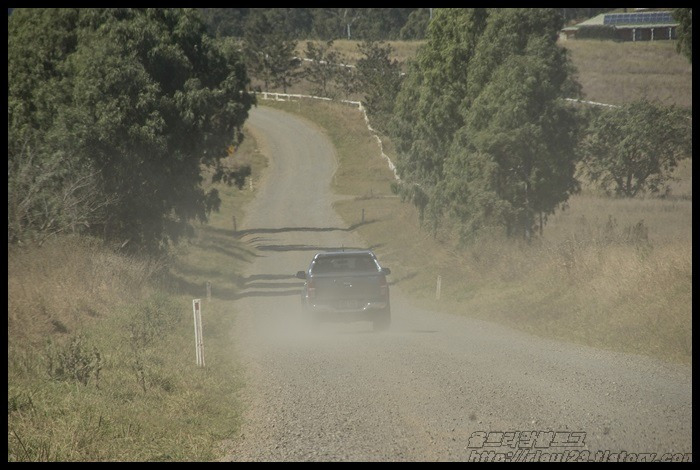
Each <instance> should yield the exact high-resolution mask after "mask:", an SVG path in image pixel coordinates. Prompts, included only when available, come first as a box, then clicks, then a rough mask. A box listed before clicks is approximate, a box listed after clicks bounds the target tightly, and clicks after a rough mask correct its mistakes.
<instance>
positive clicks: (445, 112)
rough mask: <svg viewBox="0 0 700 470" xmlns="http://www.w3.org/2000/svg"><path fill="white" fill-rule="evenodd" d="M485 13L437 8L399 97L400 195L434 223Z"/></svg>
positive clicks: (395, 120) (395, 122)
mask: <svg viewBox="0 0 700 470" xmlns="http://www.w3.org/2000/svg"><path fill="white" fill-rule="evenodd" d="M487 16H488V12H487V11H486V10H485V9H473V8H464V9H461V8H460V9H436V10H435V11H434V16H433V20H432V21H431V23H430V25H429V26H428V33H427V36H426V39H427V42H426V44H425V45H424V46H423V47H421V48H420V49H419V50H418V54H417V57H416V59H415V60H414V61H411V62H409V70H408V72H407V75H406V77H405V78H404V80H403V83H402V85H401V89H400V91H399V93H398V95H397V97H396V104H395V109H394V116H393V117H392V119H391V123H390V133H391V136H392V138H393V140H394V143H395V145H396V149H397V153H398V159H397V161H396V167H397V171H398V173H399V175H400V176H401V179H402V181H403V183H402V184H401V185H400V186H399V187H398V189H399V193H400V194H401V196H402V197H403V198H404V199H407V200H409V201H411V202H413V203H414V204H416V205H417V207H418V208H419V209H420V210H421V214H422V215H424V216H427V217H428V219H430V221H431V222H432V223H433V224H436V223H437V221H438V218H439V214H440V213H441V212H442V208H443V207H444V201H441V200H440V199H439V194H436V192H435V188H436V186H437V184H438V182H440V181H442V180H443V178H444V172H443V166H444V162H445V158H446V156H447V154H448V150H449V148H450V147H451V145H452V139H453V138H454V136H455V133H456V132H457V130H458V129H460V128H461V127H463V126H464V117H463V115H462V113H460V106H461V104H462V102H463V100H464V99H465V96H466V84H467V83H468V81H469V79H470V78H469V65H470V62H471V60H472V58H473V56H474V52H475V48H476V46H477V42H478V40H479V38H480V36H481V34H482V33H483V30H484V28H485V27H486V18H487Z"/></svg>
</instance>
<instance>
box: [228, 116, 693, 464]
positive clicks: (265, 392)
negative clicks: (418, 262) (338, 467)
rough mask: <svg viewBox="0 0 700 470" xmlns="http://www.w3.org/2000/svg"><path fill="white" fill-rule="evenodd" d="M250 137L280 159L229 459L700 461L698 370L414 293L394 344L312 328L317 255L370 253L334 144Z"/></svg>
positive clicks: (251, 238)
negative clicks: (441, 309)
mask: <svg viewBox="0 0 700 470" xmlns="http://www.w3.org/2000/svg"><path fill="white" fill-rule="evenodd" d="M248 125H249V126H250V128H251V129H252V130H253V131H254V133H255V136H256V139H258V142H259V144H260V145H261V146H263V148H264V152H265V154H266V155H268V156H269V157H270V158H271V161H270V166H269V167H268V169H267V171H266V176H265V178H264V180H263V181H262V182H260V183H258V184H259V192H258V195H257V197H256V199H255V200H254V201H253V202H252V203H251V205H250V206H249V207H248V216H247V218H246V220H245V221H244V223H243V224H242V225H239V231H240V234H241V236H242V238H243V239H244V240H247V241H248V242H249V243H251V245H252V246H254V247H256V249H257V250H256V253H257V257H256V258H255V261H254V262H252V263H251V264H250V266H249V268H248V270H247V273H246V275H247V284H246V289H245V290H244V292H243V294H242V296H241V298H240V299H239V300H237V301H236V303H235V308H236V310H237V311H238V315H237V322H236V328H235V339H236V342H237V348H238V352H239V354H240V357H241V358H242V362H243V365H244V368H245V374H246V381H247V385H246V388H245V391H244V400H245V403H246V411H245V414H244V420H245V422H244V425H243V428H242V433H241V436H240V437H239V438H238V439H236V441H235V442H233V443H232V444H231V446H230V448H229V450H228V453H227V456H226V458H225V459H224V460H226V461H347V460H349V461H454V460H457V461H465V460H470V459H471V460H473V459H499V458H506V459H507V458H509V457H511V456H512V458H516V456H515V455H514V454H513V453H517V455H518V456H520V457H521V458H522V457H525V458H540V459H546V458H553V459H557V458H561V457H562V456H563V457H564V458H565V459H574V458H585V459H589V458H590V459H593V458H594V457H595V456H596V451H599V452H606V451H608V454H604V455H606V456H607V457H608V458H609V459H614V458H620V457H623V458H624V459H643V458H646V457H645V456H643V455H641V454H642V453H656V454H657V455H656V458H657V459H658V458H662V456H664V454H665V453H672V454H675V455H674V458H676V459H678V458H681V457H684V458H686V459H687V458H689V455H686V456H680V454H681V453H686V454H689V453H691V452H692V444H691V438H692V398H691V395H692V393H691V391H692V371H691V367H690V366H681V365H675V364H667V363H663V362H660V361H656V360H652V359H649V358H645V357H640V356H635V355H628V354H621V353H615V352H610V351H604V350H598V349H593V348H586V347H581V346H578V345H572V344H569V343H564V342H559V341H552V340H545V339H542V338H538V337H534V336H530V335H527V334H524V333H520V332H518V331H514V330H511V329H507V328H504V327H502V326H499V325H495V324H491V323H487V322H483V321H477V320H473V319H469V318H463V317H457V316H452V315H446V314H440V313H436V312H431V311H425V310H420V309H418V308H415V307H413V306H412V305H411V302H410V300H409V298H408V297H407V296H405V295H404V294H403V293H402V292H401V286H400V284H399V285H394V286H392V287H391V289H392V291H391V294H392V315H393V323H392V327H391V329H390V330H389V331H387V332H381V333H375V332H373V331H372V328H371V324H370V323H365V322H358V323H347V324H323V325H321V327H320V329H318V330H315V331H314V330H313V329H311V328H308V325H307V324H306V323H305V322H303V321H302V319H301V313H300V308H299V290H300V288H301V285H302V283H301V281H299V280H298V279H296V278H294V277H293V274H294V273H295V272H296V271H298V270H303V269H305V268H306V266H307V265H308V263H309V261H310V259H311V257H312V256H313V255H314V254H315V253H316V252H318V251H323V250H325V249H328V248H336V247H346V248H351V247H357V248H365V247H366V243H365V242H363V241H362V240H361V239H360V238H359V237H358V235H357V234H356V233H354V232H353V231H351V230H348V228H347V226H346V224H345V223H344V222H343V221H342V220H341V219H340V217H339V216H338V215H337V214H336V213H335V212H334V211H333V209H332V207H331V202H332V201H333V200H334V197H335V196H333V195H332V193H331V189H330V182H331V179H332V177H333V173H334V171H335V168H336V166H337V163H336V159H335V156H334V149H333V146H332V144H331V143H330V142H329V140H328V139H327V138H326V137H325V135H324V134H323V132H322V131H321V130H319V128H317V127H315V126H314V125H313V124H311V123H309V122H308V121H305V120H302V119H301V118H298V117H295V116H293V115H291V114H287V113H284V112H281V111H277V110H274V109H271V108H266V107H264V106H260V107H258V108H255V109H253V110H252V111H251V114H250V119H249V121H248ZM380 262H381V258H380ZM389 267H391V266H389ZM393 275H394V277H396V278H400V277H401V273H397V272H394V273H393ZM391 277H392V276H390V277H389V279H390V280H391ZM482 432H483V433H484V434H481V433H482ZM499 432H501V433H504V434H498V433H499ZM486 433H488V434H486ZM510 433H515V434H510ZM482 437H486V438H487V439H488V440H489V441H494V442H495V444H496V445H495V446H489V445H487V444H485V443H483V444H482V442H483V440H482ZM523 449H524V450H523ZM536 450H539V451H540V453H536V452H535V451H536ZM564 451H567V452H568V454H565V455H564V454H562V453H563V452H564ZM622 451H625V452H626V454H623V455H620V454H619V453H620V452H622ZM508 452H510V453H511V454H502V455H501V454H500V453H508ZM666 457H669V456H666Z"/></svg>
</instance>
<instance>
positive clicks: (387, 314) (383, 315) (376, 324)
mask: <svg viewBox="0 0 700 470" xmlns="http://www.w3.org/2000/svg"><path fill="white" fill-rule="evenodd" d="M372 326H373V328H374V331H386V330H388V329H389V326H391V309H390V308H389V307H387V308H385V309H384V310H381V311H380V312H378V313H377V315H376V316H375V317H374V319H373V320H372Z"/></svg>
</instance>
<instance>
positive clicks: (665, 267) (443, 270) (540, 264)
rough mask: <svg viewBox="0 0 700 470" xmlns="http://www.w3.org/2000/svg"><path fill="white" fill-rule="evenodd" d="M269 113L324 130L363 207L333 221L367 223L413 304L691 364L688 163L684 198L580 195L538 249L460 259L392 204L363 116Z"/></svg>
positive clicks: (344, 207)
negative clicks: (363, 220)
mask: <svg viewBox="0 0 700 470" xmlns="http://www.w3.org/2000/svg"><path fill="white" fill-rule="evenodd" d="M266 103H268V102H266ZM269 103H270V105H271V106H275V107H279V108H282V109H285V110H287V111H290V112H296V113H299V114H301V115H303V116H305V117H306V118H308V119H311V120H313V121H315V122H317V123H318V124H319V125H320V126H322V127H323V128H324V129H325V130H326V132H327V133H328V135H329V136H330V138H331V139H332V140H333V142H334V143H335V145H336V148H337V150H338V155H339V161H340V165H339V168H338V173H337V174H338V175H339V176H338V177H337V178H336V181H335V188H336V191H338V192H339V193H341V194H351V195H354V196H355V197H354V198H349V199H346V200H343V201H340V202H338V203H336V206H335V207H336V209H337V211H338V212H339V213H340V215H341V216H342V217H343V218H344V219H345V221H346V222H347V223H348V225H350V224H355V223H357V222H359V221H360V217H361V214H362V213H363V211H364V213H365V217H366V220H367V221H368V222H370V223H367V224H365V225H362V226H360V227H359V228H358V230H359V233H360V235H361V236H362V237H363V238H364V239H365V241H366V242H367V245H368V246H376V247H378V248H377V249H376V251H377V253H378V255H379V256H380V259H381V260H382V261H383V263H384V264H386V265H388V266H391V268H392V272H393V274H392V276H393V283H394V285H396V286H398V287H400V288H401V289H402V291H403V292H406V293H410V295H411V297H412V298H413V299H414V301H415V302H416V303H417V304H419V305H421V306H423V307H424V308H426V309H429V310H440V311H447V312H452V313H456V314H461V315H469V316H474V317H478V318H482V319H485V320H491V321H497V322H500V323H503V324H506V325H509V326H512V327H514V328H518V329H522V330H524V331H528V332H530V333H533V334H537V335H542V336H546V337H553V338H560V339H564V340H567V341H575V342H579V343H581V344H587V345H592V346H597V347H601V348H607V349H612V350H619V351H627V352H634V353H640V354H646V355H650V356H655V357H659V358H662V359H666V360H670V361H678V362H689V361H690V360H691V355H692V321H691V306H692V294H691V287H692V262H691V255H692V227H691V220H692V217H691V215H692V200H691V199H692V192H691V189H690V188H691V184H690V182H691V181H692V165H691V160H685V161H684V162H683V165H681V166H680V167H679V169H678V174H677V176H678V177H679V179H680V181H679V182H678V186H677V188H676V190H675V195H676V196H677V197H674V198H671V199H654V198H647V199H634V200H626V199H611V198H606V197H601V196H597V195H595V194H593V193H589V192H583V193H581V194H580V195H576V196H574V197H573V198H572V199H571V200H570V207H569V209H568V210H566V211H564V212H560V213H557V214H555V216H554V217H552V218H551V219H550V220H549V223H548V224H547V225H546V227H545V230H544V235H543V237H542V238H541V239H538V240H537V241H536V242H534V243H532V244H526V243H524V242H520V241H514V240H508V239H503V238H502V237H499V236H497V235H490V236H485V237H483V238H482V239H480V240H475V241H474V243H473V244H472V245H471V246H469V247H468V248H466V249H461V248H457V243H456V240H455V239H454V238H453V237H452V236H451V235H450V231H449V230H442V231H440V232H438V235H437V236H436V237H432V236H431V235H430V234H429V232H428V231H426V230H422V229H420V224H419V221H418V214H417V211H416V210H415V208H414V207H413V206H411V205H410V204H406V203H402V202H401V201H400V200H398V199H397V198H396V197H391V191H390V185H391V182H392V181H393V174H392V173H391V171H390V170H389V169H388V167H387V166H386V163H385V161H384V160H383V159H381V158H380V157H379V150H378V147H377V145H376V142H374V141H373V140H372V139H371V138H370V136H369V134H368V131H367V128H366V126H365V124H364V121H363V118H362V116H361V114H360V112H359V111H357V110H355V109H351V108H348V107H347V106H342V105H333V104H328V103H321V102H314V101H312V100H304V101H301V102H298V103H284V102H269ZM336 123H341V124H340V125H337V124H336ZM387 149H390V145H388V146H387V147H386V148H385V151H386V152H388V153H390V152H391V151H390V150H387ZM390 156H391V155H390ZM438 276H440V277H441V296H440V299H439V301H436V281H437V278H438Z"/></svg>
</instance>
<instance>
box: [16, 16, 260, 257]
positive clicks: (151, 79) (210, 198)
mask: <svg viewBox="0 0 700 470" xmlns="http://www.w3.org/2000/svg"><path fill="white" fill-rule="evenodd" d="M8 29H9V31H8V173H9V174H8V177H9V180H10V181H13V180H15V179H16V178H17V175H18V173H16V171H18V170H19V169H21V168H22V167H23V165H22V164H21V160H22V159H23V158H26V157H27V155H32V158H36V159H37V160H36V161H38V162H39V161H40V162H41V165H42V166H43V167H44V168H50V169H52V171H53V173H52V174H50V175H47V176H46V179H47V180H48V181H50V182H51V184H50V185H47V184H45V185H43V186H38V187H40V188H41V190H42V191H43V192H44V193H46V194H43V197H42V198H41V199H43V200H49V199H51V198H50V197H49V196H48V193H51V192H52V191H53V192H55V191H57V188H61V187H64V186H66V185H67V186H70V179H71V178H78V179H79V178H80V177H81V176H84V175H92V176H94V177H95V178H96V181H95V184H94V187H95V188H96V192H97V196H98V197H96V198H94V199H93V201H92V202H91V203H90V204H88V207H94V206H95V205H97V206H104V207H105V209H106V210H104V212H103V215H102V217H101V220H94V219H93V220H92V222H91V223H89V224H84V225H87V226H84V231H86V232H88V233H92V234H96V235H99V236H102V237H104V238H106V239H110V240H115V241H120V242H121V243H124V244H129V246H130V247H134V248H137V247H144V248H148V249H157V248H159V247H162V246H164V245H165V244H167V243H168V242H169V241H171V240H172V241H176V240H177V239H178V238H179V237H180V236H182V235H183V234H186V233H189V222H190V221H192V220H194V219H199V220H206V218H207V216H208V214H209V213H210V211H211V210H214V209H216V208H217V206H218V198H217V197H216V195H215V194H213V193H210V194H205V193H204V192H203V190H202V189H201V187H200V185H199V183H200V181H201V176H200V170H201V166H202V165H204V166H212V165H215V164H216V162H217V161H218V160H219V159H220V158H221V157H223V156H225V155H226V151H225V150H226V148H227V147H228V146H229V145H230V144H232V143H234V144H235V143H237V142H239V141H240V140H241V138H242V134H241V127H242V125H243V122H244V121H245V119H246V117H247V113H248V109H249V108H250V106H251V105H252V104H253V102H254V98H253V97H252V96H251V95H249V94H247V93H246V92H244V91H243V90H245V87H246V85H247V83H248V78H247V74H246V70H245V67H244V65H243V62H242V60H241V58H240V57H239V54H238V53H237V52H236V51H234V50H232V49H228V50H224V49H223V48H222V47H220V44H219V43H218V42H215V41H213V40H212V39H210V38H209V37H208V36H207V35H206V31H205V25H204V23H203V21H202V18H201V15H200V13H199V12H198V11H197V10H187V9H124V8H116V9H26V10H25V9H17V10H15V11H14V12H13V14H12V15H11V16H10V17H9V18H8ZM26 145H31V147H30V150H29V153H27V151H26V150H25V149H26V148H27V147H26ZM83 168H84V169H85V170H78V171H77V176H76V169H83ZM19 199H21V196H20V197H18V198H16V200H19ZM8 209H10V210H11V211H13V213H12V214H11V217H10V219H12V220H17V219H18V218H20V219H21V217H22V215H21V214H20V213H18V212H16V207H8ZM67 210H68V209H67V208H66V209H65V210H64V212H65V211H67ZM89 215H90V211H89V210H88V211H87V212H86V213H85V215H84V217H83V219H86V218H89ZM18 226H21V224H19V225H18Z"/></svg>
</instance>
